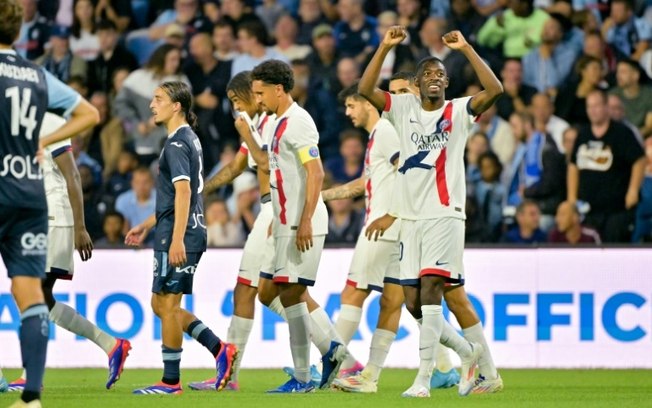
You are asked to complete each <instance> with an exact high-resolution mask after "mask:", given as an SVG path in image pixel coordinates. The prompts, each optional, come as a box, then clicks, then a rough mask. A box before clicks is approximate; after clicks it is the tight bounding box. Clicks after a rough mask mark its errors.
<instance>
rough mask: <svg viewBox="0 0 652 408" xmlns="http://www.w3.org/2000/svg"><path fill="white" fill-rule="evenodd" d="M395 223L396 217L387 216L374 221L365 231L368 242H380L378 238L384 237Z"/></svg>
mask: <svg viewBox="0 0 652 408" xmlns="http://www.w3.org/2000/svg"><path fill="white" fill-rule="evenodd" d="M394 221H396V217H394V216H392V215H389V214H385V215H383V216H382V217H380V218H377V219H375V220H373V222H372V223H371V224H369V226H368V227H367V229H366V230H365V232H364V234H365V236H366V237H367V239H368V240H370V241H371V239H372V238H373V240H374V241H378V238H380V237H382V236H383V234H384V233H385V231H387V229H389V227H391V226H392V224H394Z"/></svg>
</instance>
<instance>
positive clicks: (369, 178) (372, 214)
mask: <svg viewBox="0 0 652 408" xmlns="http://www.w3.org/2000/svg"><path fill="white" fill-rule="evenodd" d="M399 150H400V143H399V140H398V134H397V133H396V129H394V127H393V126H392V124H391V123H390V122H389V121H388V120H387V119H380V120H379V121H378V123H376V126H374V128H373V129H372V131H371V133H370V134H369V141H368V142H367V151H366V153H365V159H364V174H365V177H366V181H365V213H366V216H365V227H366V226H367V225H368V224H371V222H372V221H373V220H375V219H377V218H380V217H382V216H383V215H385V214H387V213H388V212H390V208H391V205H392V200H393V196H394V194H395V192H394V187H395V181H396V169H395V167H394V165H393V164H392V163H393V162H394V161H395V160H396V159H397V158H398V156H399ZM399 224H400V222H398V221H397V222H394V224H392V226H391V227H390V228H389V229H388V230H387V231H385V233H384V234H383V239H386V240H391V241H395V240H396V239H398V233H399V230H400V225H399Z"/></svg>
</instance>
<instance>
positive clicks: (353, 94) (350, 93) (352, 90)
mask: <svg viewBox="0 0 652 408" xmlns="http://www.w3.org/2000/svg"><path fill="white" fill-rule="evenodd" d="M347 98H353V99H358V100H366V99H365V98H363V97H362V95H360V93H359V92H358V82H357V81H356V82H355V83H354V84H353V85H351V86H349V87H346V88H344V89H342V90H341V91H340V93H339V94H337V100H338V101H339V102H340V103H346V99H347Z"/></svg>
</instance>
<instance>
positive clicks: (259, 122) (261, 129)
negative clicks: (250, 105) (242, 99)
mask: <svg viewBox="0 0 652 408" xmlns="http://www.w3.org/2000/svg"><path fill="white" fill-rule="evenodd" d="M238 113H239V114H240V115H241V116H242V117H243V118H244V120H245V121H246V122H247V124H248V125H249V130H251V135H252V136H253V138H254V140H255V141H256V143H258V146H259V147H260V148H261V149H263V147H264V146H266V145H267V144H268V140H267V139H265V134H266V133H265V128H268V127H269V126H267V124H268V123H269V122H270V116H268V115H267V114H266V113H263V114H261V115H259V114H256V116H254V117H253V119H252V118H250V117H249V115H248V114H247V112H238ZM273 116H274V115H272V117H273ZM263 150H264V149H263ZM240 151H241V152H242V153H244V154H246V155H247V164H248V165H249V167H250V168H251V169H252V170H255V169H256V167H257V165H256V161H255V160H254V157H253V155H252V154H251V152H250V151H249V148H248V147H247V144H246V143H245V142H242V144H241V145H240Z"/></svg>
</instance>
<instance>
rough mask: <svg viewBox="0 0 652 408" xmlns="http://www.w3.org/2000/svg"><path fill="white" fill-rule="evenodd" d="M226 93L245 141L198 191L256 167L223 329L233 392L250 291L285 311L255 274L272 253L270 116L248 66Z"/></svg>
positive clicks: (248, 325)
mask: <svg viewBox="0 0 652 408" xmlns="http://www.w3.org/2000/svg"><path fill="white" fill-rule="evenodd" d="M226 95H227V97H228V98H229V100H230V101H231V104H232V105H233V109H234V110H235V111H236V115H237V118H236V122H235V123H236V129H237V130H238V132H239V133H240V135H241V136H242V137H243V139H244V140H245V141H244V142H243V143H242V145H241V146H240V150H239V151H238V152H237V153H236V155H235V158H234V159H233V160H232V161H231V162H230V163H229V164H227V165H226V166H224V168H222V169H221V170H220V171H219V172H218V173H217V174H216V175H215V176H213V177H212V178H211V179H210V180H208V181H207V182H206V184H205V186H204V195H207V194H209V193H211V192H213V191H215V190H216V189H218V188H220V187H222V186H223V185H225V184H227V183H230V182H232V181H233V180H234V179H235V178H236V177H238V176H239V175H240V174H242V173H243V172H244V171H245V169H246V168H247V166H249V167H250V168H252V169H254V170H256V173H257V175H258V184H259V186H260V195H261V198H260V202H261V206H260V213H259V214H258V217H256V221H255V222H254V227H253V229H252V230H251V232H250V233H249V237H248V238H247V242H246V243H245V246H244V251H243V254H242V260H241V261H240V268H239V270H238V271H239V272H238V280H237V283H236V285H235V289H234V290H233V305H234V307H233V309H234V310H233V317H232V318H231V325H230V326H229V331H228V334H227V341H228V342H229V343H233V344H235V346H236V347H237V348H238V356H237V358H236V360H235V362H234V367H233V375H232V376H231V380H230V381H229V383H228V384H227V385H226V389H227V390H232V391H237V390H239V388H240V387H239V385H238V372H239V369H240V362H241V361H242V356H243V354H244V350H245V346H246V345H247V340H248V339H249V334H250V333H251V329H252V326H253V323H254V320H253V319H254V310H255V300H256V295H257V294H258V296H259V299H260V301H261V302H262V303H263V304H264V305H266V306H267V307H269V308H270V309H271V310H272V311H274V312H275V313H277V314H279V315H281V316H285V312H284V311H283V306H282V305H281V300H280V298H279V297H278V289H277V287H276V285H274V282H272V280H271V279H270V278H269V277H268V275H267V274H263V275H262V276H261V273H260V272H261V271H269V270H270V268H271V267H272V266H271V263H272V261H273V258H274V246H273V245H268V244H267V243H266V241H267V239H268V237H267V231H268V228H269V225H270V224H271V222H272V218H273V211H272V202H271V201H272V198H271V194H270V192H269V159H268V158H267V153H266V149H267V135H268V133H269V132H268V131H267V129H268V128H269V127H271V126H267V125H268V124H269V123H271V122H273V118H270V117H269V116H267V115H266V114H265V113H264V112H261V111H260V108H259V106H258V104H257V103H256V101H255V98H254V95H253V93H252V91H251V71H243V72H240V73H238V74H236V75H235V76H234V77H233V78H232V79H231V81H229V83H228V85H227V87H226ZM248 146H250V148H249V147H248ZM214 384H215V379H208V380H206V381H201V382H193V383H190V384H189V387H190V388H191V389H193V390H206V389H214Z"/></svg>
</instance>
